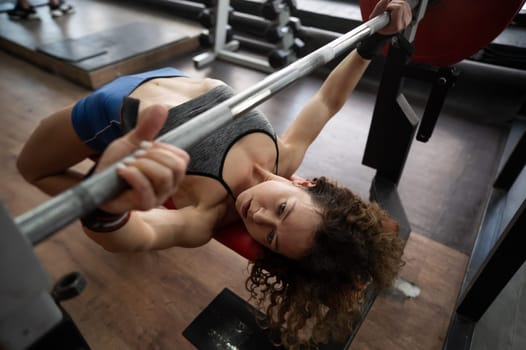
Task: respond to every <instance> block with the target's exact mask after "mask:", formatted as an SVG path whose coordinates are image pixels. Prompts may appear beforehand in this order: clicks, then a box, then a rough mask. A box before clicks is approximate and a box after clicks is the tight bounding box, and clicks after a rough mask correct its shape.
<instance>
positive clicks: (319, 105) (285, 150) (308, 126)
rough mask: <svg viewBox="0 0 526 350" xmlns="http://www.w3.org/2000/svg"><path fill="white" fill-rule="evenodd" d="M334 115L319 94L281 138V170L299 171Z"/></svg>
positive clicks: (288, 171) (304, 108)
mask: <svg viewBox="0 0 526 350" xmlns="http://www.w3.org/2000/svg"><path fill="white" fill-rule="evenodd" d="M333 114H334V112H332V111H331V110H330V109H329V108H328V106H327V104H326V103H325V101H323V99H322V96H321V95H320V94H319V93H318V94H316V95H314V97H312V98H311V99H310V100H309V101H308V102H307V104H306V105H305V106H304V107H303V109H302V110H301V112H300V113H299V114H298V116H297V117H296V119H295V120H294V122H292V124H291V125H290V126H289V127H288V128H287V129H286V130H285V132H284V133H283V134H282V135H281V137H280V169H282V170H285V172H286V173H290V174H292V173H294V172H295V171H296V170H297V168H298V167H299V166H300V165H301V162H302V161H303V157H304V156H305V152H306V151H307V149H308V148H309V146H310V145H311V144H312V142H314V140H315V139H316V137H317V136H318V135H319V134H320V132H321V130H322V129H323V127H324V126H325V124H326V123H327V122H328V120H329V119H330V118H331V116H332V115H333ZM282 159H283V161H284V164H282V163H281V160H282Z"/></svg>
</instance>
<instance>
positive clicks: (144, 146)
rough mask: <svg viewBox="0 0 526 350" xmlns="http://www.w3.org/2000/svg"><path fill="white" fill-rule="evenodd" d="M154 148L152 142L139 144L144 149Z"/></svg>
mask: <svg viewBox="0 0 526 350" xmlns="http://www.w3.org/2000/svg"><path fill="white" fill-rule="evenodd" d="M152 146H153V143H152V142H150V141H141V143H140V144H139V147H141V148H144V149H146V148H150V147H152Z"/></svg>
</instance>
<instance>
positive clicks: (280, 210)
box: [278, 202, 287, 215]
mask: <svg viewBox="0 0 526 350" xmlns="http://www.w3.org/2000/svg"><path fill="white" fill-rule="evenodd" d="M286 207H287V203H285V202H283V203H281V204H280V205H279V206H278V214H279V215H281V214H283V212H284V211H285V208H286Z"/></svg>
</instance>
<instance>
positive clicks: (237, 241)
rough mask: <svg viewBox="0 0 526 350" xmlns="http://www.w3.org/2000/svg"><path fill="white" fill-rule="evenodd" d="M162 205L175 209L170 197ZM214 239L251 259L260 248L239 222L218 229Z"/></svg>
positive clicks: (253, 258)
mask: <svg viewBox="0 0 526 350" xmlns="http://www.w3.org/2000/svg"><path fill="white" fill-rule="evenodd" d="M164 206H165V207H166V208H167V209H176V208H175V206H174V204H173V202H172V200H171V199H169V200H167V201H166V202H165V203H164ZM214 239H216V240H217V241H218V242H220V243H222V244H223V245H225V246H227V247H228V248H230V249H232V250H233V251H235V252H236V253H238V254H239V255H241V256H243V257H245V258H247V259H248V260H252V261H253V260H255V258H256V257H257V255H258V253H259V252H260V251H261V249H262V247H261V245H260V244H259V243H258V242H256V241H255V240H254V239H253V238H252V237H251V236H250V235H249V234H248V232H247V230H246V229H245V226H244V225H243V223H241V222H239V223H235V224H232V225H231V226H229V227H226V228H223V229H221V230H219V231H218V232H217V233H216V234H215V235H214Z"/></svg>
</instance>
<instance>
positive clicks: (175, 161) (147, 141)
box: [95, 105, 190, 214]
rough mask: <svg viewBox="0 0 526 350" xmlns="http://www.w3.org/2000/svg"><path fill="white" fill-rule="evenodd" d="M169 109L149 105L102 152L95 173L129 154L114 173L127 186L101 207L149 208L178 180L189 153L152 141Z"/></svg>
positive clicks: (120, 210) (112, 210) (173, 188)
mask: <svg viewBox="0 0 526 350" xmlns="http://www.w3.org/2000/svg"><path fill="white" fill-rule="evenodd" d="M167 115H168V111H167V110H166V108H164V107H163V106H159V105H156V106H151V107H148V108H147V109H146V110H145V111H144V116H143V117H141V118H140V119H139V122H138V124H137V126H136V127H135V128H134V129H133V130H131V131H130V132H129V133H127V134H126V135H124V136H123V137H121V138H119V139H117V140H115V141H114V142H112V143H111V144H110V145H109V146H108V148H107V149H106V151H105V152H104V153H103V154H102V156H101V158H100V160H99V163H98V165H97V168H96V169H95V173H97V172H100V171H101V170H103V169H105V168H106V167H108V166H109V165H111V164H114V163H115V162H117V161H119V160H121V159H122V158H124V157H126V156H127V155H130V154H132V153H133V154H132V155H131V156H129V157H128V158H126V159H125V161H124V162H123V163H121V165H119V166H118V167H117V173H118V174H119V176H120V177H121V178H122V179H124V181H126V182H127V183H128V185H129V186H130V189H129V190H125V191H124V192H123V193H121V194H120V195H118V196H117V197H116V198H114V199H112V200H110V201H108V202H106V203H104V205H102V206H101V208H102V209H103V210H105V211H107V212H110V213H115V214H120V213H124V212H126V211H129V210H149V209H153V208H155V207H158V206H160V205H162V204H163V203H164V202H165V201H166V200H167V199H168V198H169V197H170V196H171V195H173V194H174V193H175V191H176V190H177V188H178V186H179V185H180V184H181V182H182V180H183V178H184V176H185V173H186V168H187V166H188V163H189V161H190V157H189V156H188V154H187V153H186V152H185V151H184V150H182V149H180V148H177V147H174V146H172V145H169V144H166V143H160V142H156V141H153V140H154V138H155V137H156V136H157V133H158V132H159V130H160V129H161V128H162V126H163V125H164V122H165V120H166V118H167Z"/></svg>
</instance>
